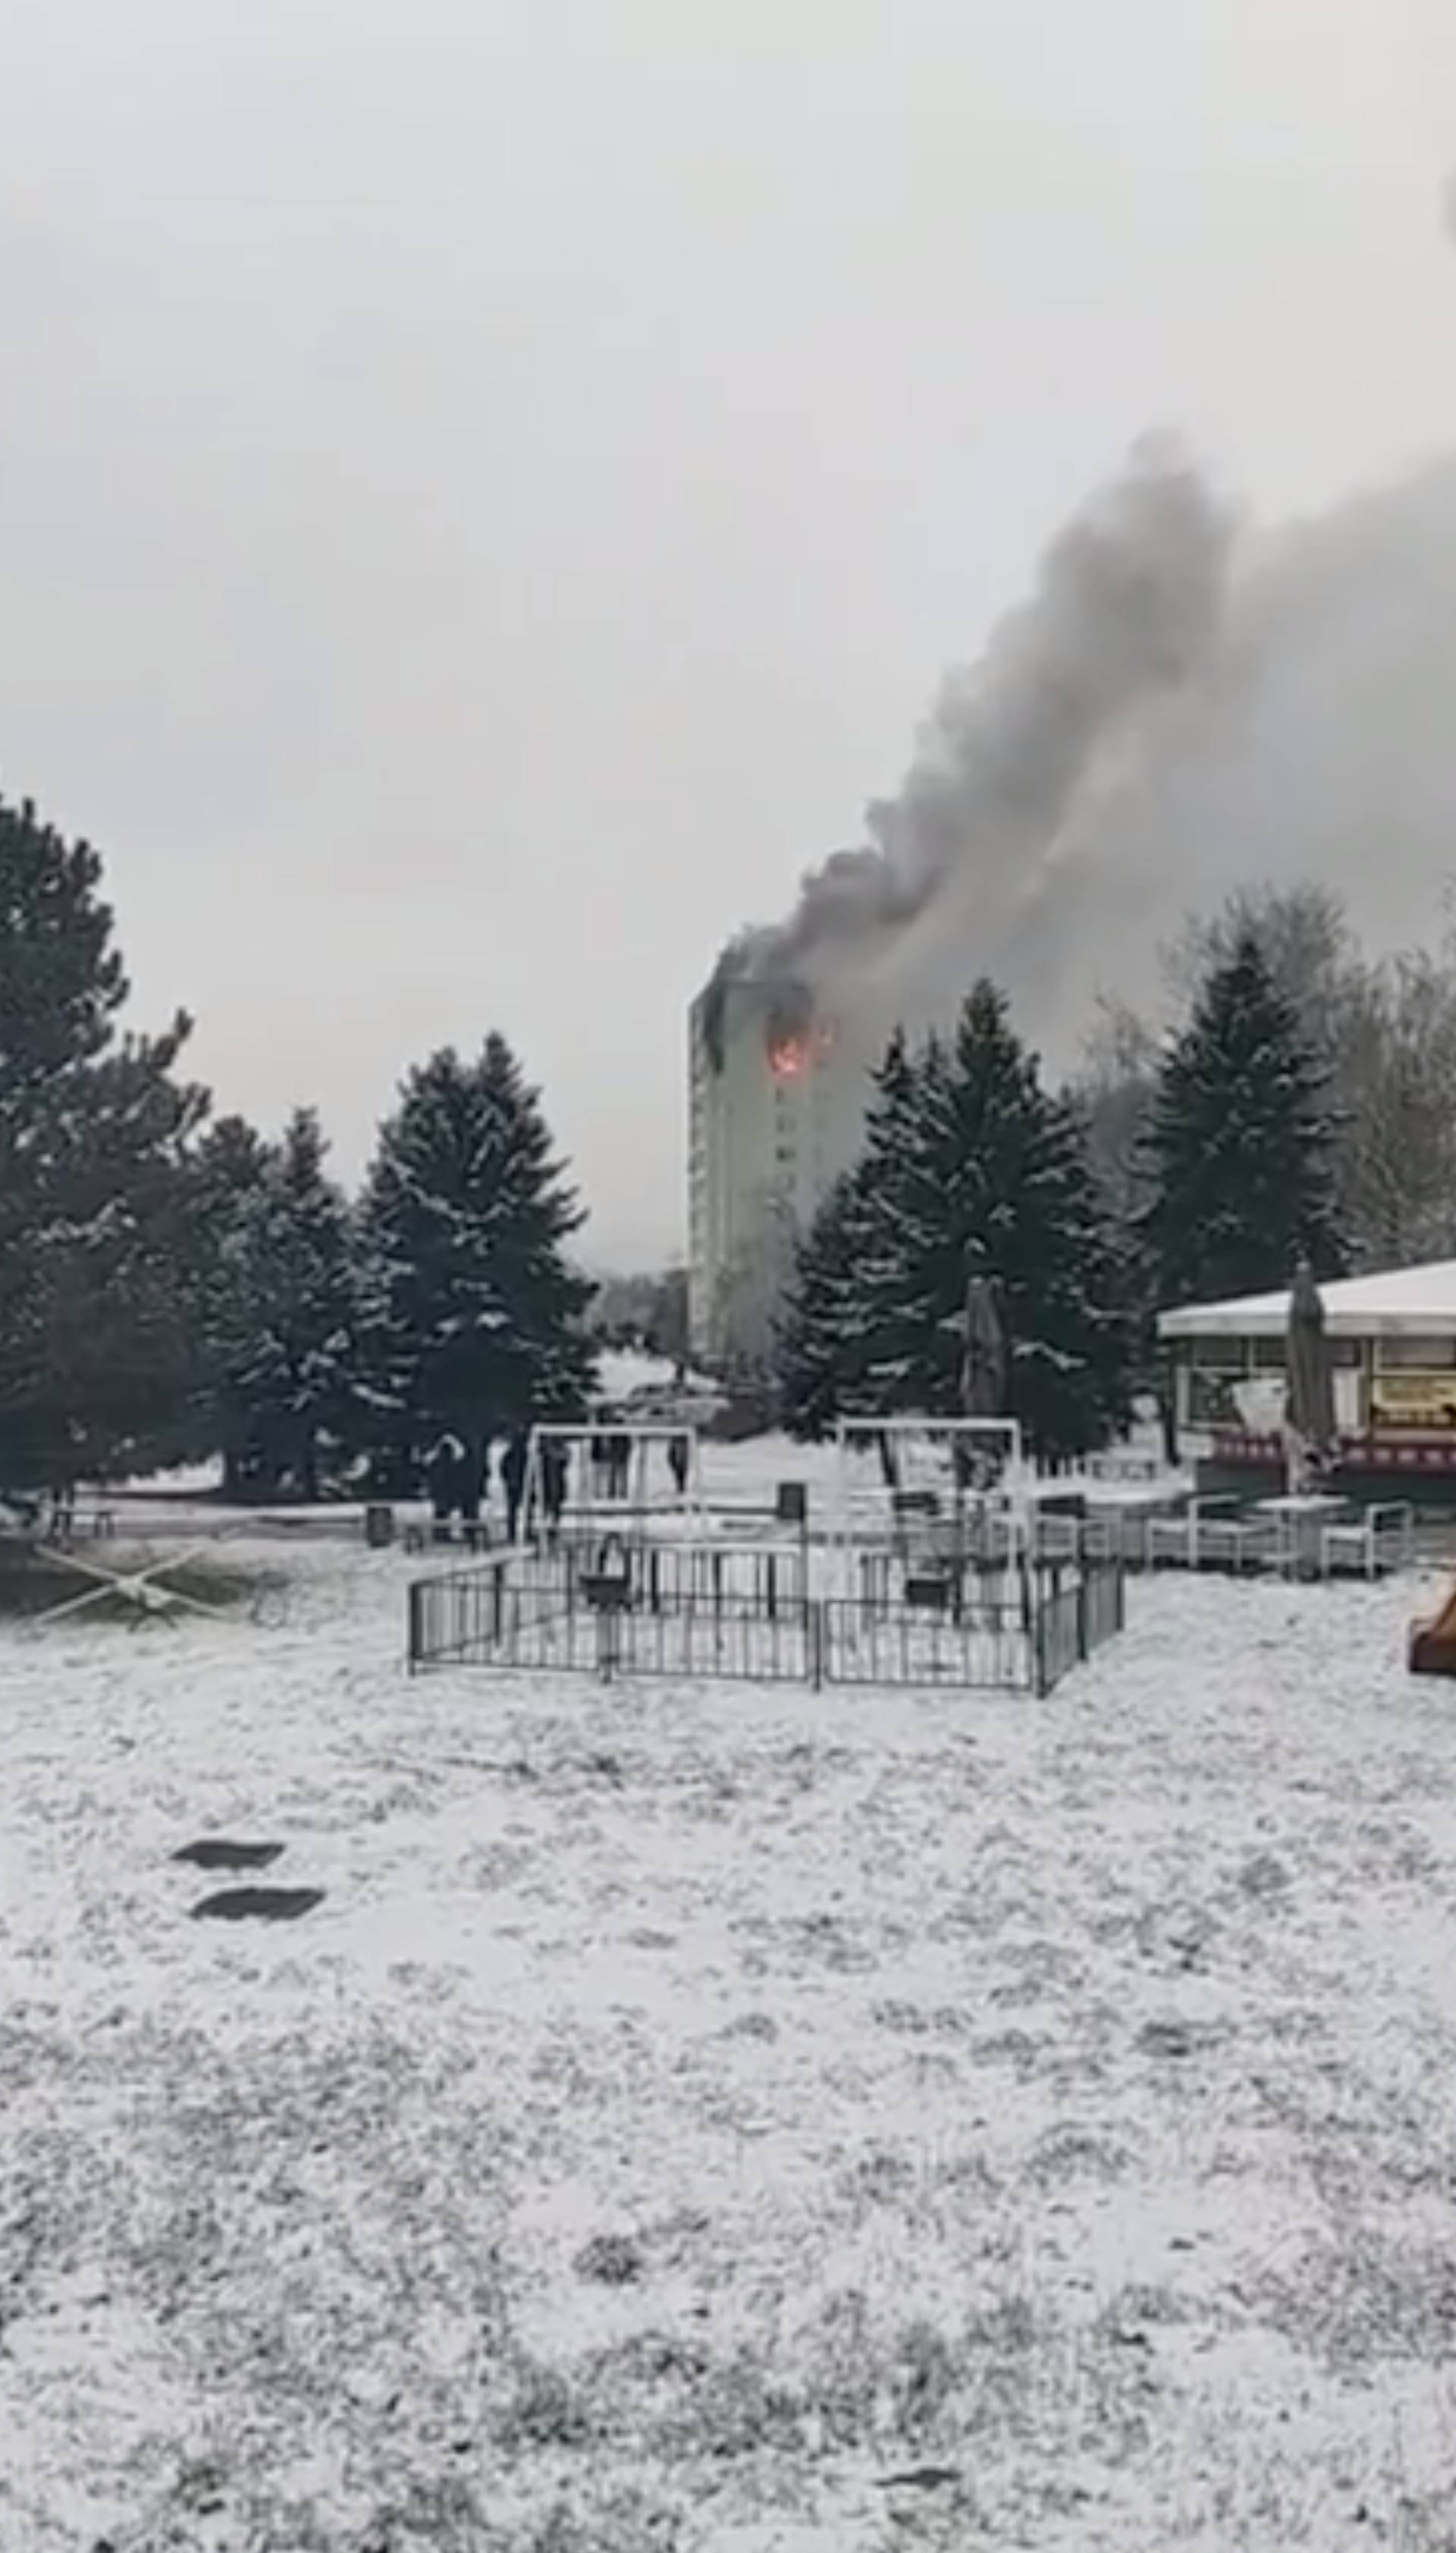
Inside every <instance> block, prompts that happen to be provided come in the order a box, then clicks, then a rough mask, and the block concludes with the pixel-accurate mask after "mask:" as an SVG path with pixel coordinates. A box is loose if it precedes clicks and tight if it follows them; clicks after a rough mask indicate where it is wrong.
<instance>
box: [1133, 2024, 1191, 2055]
mask: <svg viewBox="0 0 1456 2553" xmlns="http://www.w3.org/2000/svg"><path fill="white" fill-rule="evenodd" d="M1196 2045H1197V2041H1196V2039H1195V2037H1194V2034H1193V2032H1192V2031H1191V2030H1190V2029H1189V2028H1188V2025H1187V2023H1186V2022H1185V2021H1150V2022H1149V2023H1148V2024H1147V2026H1146V2028H1144V2029H1142V2030H1140V2031H1139V2033H1138V2046H1139V2047H1140V2048H1141V2049H1142V2050H1143V2051H1144V2053H1145V2054H1146V2055H1149V2056H1191V2055H1192V2053H1193V2050H1194V2048H1195V2047H1196Z"/></svg>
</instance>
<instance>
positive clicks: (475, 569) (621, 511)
mask: <svg viewBox="0 0 1456 2553" xmlns="http://www.w3.org/2000/svg"><path fill="white" fill-rule="evenodd" d="M0 29H3V33H4V39H5V47H4V51H5V80H4V88H5V123H6V147H5V154H4V164H3V172H0V311H3V316H4V371H3V386H0V785H3V786H4V788H5V789H6V791H7V793H9V794H11V795H20V794H27V793H28V794H32V795H34V796H36V797H38V798H40V799H41V800H42V801H43V803H44V805H45V807H46V809H47V811H48V813H50V814H52V815H53V816H54V817H55V818H56V821H57V822H59V823H61V824H62V825H63V826H64V827H65V828H66V829H67V830H68V831H75V832H85V833H89V834H90V835H91V837H92V838H93V839H94V840H96V841H97V842H98V844H99V845H100V846H101V848H102V849H103V851H104V852H105V854H106V857H107V861H108V871H109V878H110V884H111V890H112V893H113V896H114V899H115V901H116V903H117V906H118V910H119V917H120V923H121V937H122V942H123V945H124V947H125V949H126V951H127V953H128V956H129V958H130V961H131V966H132V972H133V977H134V981H135V984H136V987H137V997H138V1001H137V1008H138V1015H139V1017H144V1016H150V1017H151V1018H152V1019H154V1020H157V1021H159V1022H160V1019H161V1016H162V1014H163V1013H164V1012H166V1011H169V1009H170V1008H171V1007H172V1006H173V1005H174V1004H175V1003H176V1002H178V1001H181V1002H185V1003H186V1004H187V1005H188V1006H189V1007H190V1008H192V1009H193V1010H194V1011H195V1013H196V1015H197V1018H198V1023H199V1027H198V1036H197V1042H196V1050H195V1053H196V1060H197V1064H198V1067H199V1069H200V1070H202V1071H203V1072H204V1073H205V1074H206V1075H207V1077H209V1078H210V1079H211V1081H212V1082H213V1084H214V1087H215V1090H216V1093H217V1097H218V1101H219V1104H220V1105H224V1106H228V1107H241V1108H243V1109H245V1110H247V1111H248V1112H249V1113H250V1114H252V1115H254V1116H255V1117H257V1118H258V1119H260V1120H261V1121H262V1122H264V1123H274V1122H277V1120H278V1119H279V1118H280V1116H281V1114H282V1113H283V1112H284V1110H285V1109H286V1108H287V1107H288V1106H289V1104H290V1103H291V1102H293V1101H294V1100H295V1099H300V1098H307V1099H312V1100H315V1101H317V1102H318V1104H319V1105H320V1107H321V1108H322V1110H323V1113H324V1116H325V1120H326V1123H327V1125H328V1127H329V1129H330V1131H331V1133H332V1134H333V1136H334V1138H335V1141H336V1145H337V1156H336V1159H337V1163H338V1165H339V1167H340V1168H341V1169H342V1170H344V1171H345V1172H346V1173H348V1174H349V1175H351V1176H352V1175H353V1174H354V1172H355V1171H356V1169H357V1167H358V1165H359V1164H360V1162H361V1161H362V1159H363V1157H364V1155H365V1154H366V1152H367V1149H368V1146H369V1143H370V1141H371V1138H372V1134H373V1129H374V1126H375V1124H376V1122H377V1120H378V1118H379V1116H380V1114H381V1113H382V1112H383V1110H384V1109H385V1108H386V1107H387V1106H388V1104H389V1101H390V1098H391V1095H392V1089H393V1086H394V1083H395V1081H396V1079H397V1077H398V1074H399V1072H400V1070H401V1069H402V1067H403V1066H404V1065H405V1064H406V1063H407V1062H408V1061H409V1060H410V1059H412V1058H414V1057H417V1056H419V1055H422V1054H423V1053H424V1052H426V1051H427V1050H428V1049H429V1048H430V1047H432V1046H435V1045H438V1044H441V1043H443V1042H445V1041H446V1040H453V1041H455V1042H457V1043H460V1044H463V1045H473V1044H475V1043H476V1042H477V1041H478V1040H479V1038H480V1036H481V1035H482V1034H483V1032H484V1031H485V1030H486V1029H487V1028H488V1027H491V1026H499V1027H501V1028H503V1029H504V1030H505V1032H506V1033H507V1035H508V1036H509V1037H510V1038H511V1039H512V1040H513V1041H514V1042H515V1043H516V1045H517V1047H518V1048H519V1050H520V1051H521V1053H522V1055H523V1056H524V1058H525V1060H526V1062H527V1065H528V1067H529V1069H530V1071H531V1073H532V1074H533V1076H534V1077H536V1078H537V1079H539V1080H540V1081H541V1082H543V1084H544V1086H545V1092H546V1099H547V1104H548V1107H549V1110H550V1113H551V1116H552V1119H553V1122H554V1123H555V1125H556V1128H557V1130H558V1133H559V1135H560V1137H561V1140H562V1141H563V1143H564V1144H565V1145H566V1146H567V1148H568V1149H569V1150H570V1152H571V1154H572V1156H573V1158H574V1161H575V1164H576V1166H577V1170H578V1173H579V1176H580V1179H581V1182H582V1185H583V1187H584V1190H585V1192H586V1194H587V1197H588V1199H589V1201H590V1203H591V1205H592V1208H593V1222H592V1226H591V1231H590V1235H589V1247H590V1248H591V1250H592V1252H593V1254H594V1255H595V1256H597V1257H599V1258H600V1259H602V1260H604V1261H606V1262H615V1263H622V1262H630V1261H633V1260H637V1259H643V1260H645V1259H650V1258H652V1257H655V1256H657V1255H660V1254H662V1253H664V1252H666V1251H667V1250H669V1249H670V1248H673V1247H676V1246H678V1245H679V1243H680V1237H681V1232H682V1225H683V1220H684V1217H683V1202H682V1195H681V1181H682V1150H683V1145H682V1135H683V1117H684V1089H683V1050H684V1010H685V1005H686V1003H687V1001H688V999H689V998H690V996H691V995H692V993H693V992H694V991H695V989H696V988H697V986H698V984H699V983H700V982H701V980H702V978H703V977H704V976H705V975H706V973H707V971H708V969H709V967H710V965H711V963H712V961H713V958H714V955H715V953H716V950H717V948H718V946H719V944H720V942H721V941H722V940H723V939H724V937H725V936H726V935H727V934H728V932H729V931H731V930H732V929H733V928H734V927H736V926H737V925H738V924H740V923H742V922H744V921H746V920H749V919H755V918H756V919H772V918H774V917H775V916H776V915H777V914H778V913H779V912H780V911H781V909H782V908H783V907H784V906H785V905H786V904H787V902H788V901H789V899H790V897H791V895H792V892H793V888H794V884H795V880H796V878H797V875H798V873H799V871H800V869H801V868H802V867H803V866H804V865H805V864H806V863H807V862H809V861H810V860H817V859H818V858H820V857H822V856H823V854H824V853H825V852H826V851H828V850H830V849H832V848H834V847H835V846H836V845H837V844H838V843H840V842H843V841H846V840H852V839H854V838H856V836H857V833H858V825H859V814H860V809H861V806H862V803H863V801H864V799H865V798H866V796H868V795H869V794H871V793H872V792H875V791H878V790H882V789H884V788H886V787H889V786H893V785H894V783H895V782H896V781H897V780H898V778H899V777H900V774H901V771H902V769H903V767H904V764H905V760H906V757H907V751H908V746H909V741H910V735H911V730H912V728H913V725H914V723H915V722H916V720H917V718H918V717H919V716H920V714H921V712H922V711H923V709H924V707H925V705H926V703H927V700H928V698H929V696H930V694H931V692H932V690H933V688H934V685H935V682H936V680H937V677H938V676H939V673H940V671H941V669H942V667H943V666H944V665H945V663H946V662H947V661H948V660H950V659H952V658H953V657H957V656H959V657H964V656H967V655H970V654H973V652H974V650H975V648H976V646H977V643H978V642H979V640H980V638H981V637H982V636H983V634H984V631H985V629H986V626H987V623H988V622H989V621H990V619H991V618H992V617H993V616H994V615H995V614H996V612H997V611H999V610H1001V609H1002V608H1004V606H1005V605H1006V604H1007V603H1008V602H1010V601H1012V600H1014V598H1015V596H1016V595H1017V593H1018V591H1019V590H1020V589H1021V587H1022V586H1023V584H1024V583H1025V581H1026V579H1027V577H1028V575H1029V572H1030V569H1031V566H1032V563H1033V561H1034V558H1035V555H1036V553H1037V551H1038V550H1039V548H1040V547H1041V545H1042V543H1043V542H1044V540H1045V539H1046V537H1047V535H1048V533H1049V532H1050V531H1051V530H1052V529H1053V527H1054V526H1055V524H1056V522H1057V520H1058V519H1059V517H1060V516H1061V515H1062V514H1063V513H1064V511H1065V509H1066V508H1067V507H1068V506H1069V505H1070V504H1071V503H1072V502H1073V501H1074V500H1076V499H1077V497H1078V496H1079V495H1080V494H1081V492H1082V491H1083V489H1084V488H1085V487H1086V486H1087V485H1088V484H1090V483H1091V482H1093V481H1095V480H1097V479H1099V478H1100V477H1102V476H1103V475H1104V474H1106V473H1107V472H1108V471H1110V470H1111V469H1113V468H1114V467H1115V466H1116V465H1117V463H1118V461H1119V460H1120V458H1121V455H1122V453H1123V451H1124V449H1125V448H1126V446H1127V445H1128V444H1129V443H1130V441H1131V440H1132V439H1133V438H1134V437H1135V436H1136V435H1138V434H1139V433H1140V432H1141V431H1142V430H1143V429H1144V428H1146V427H1148V426H1150V425H1155V424H1157V425H1174V426H1179V427H1181V428H1183V429H1184V430H1185V431H1186V433H1187V434H1188V435H1189V437H1190V438H1191V439H1192V441H1193V443H1194V444H1195V446H1196V447H1197V448H1198V449H1199V450H1200V452H1201V453H1202V454H1203V455H1205V456H1206V458H1207V460H1208V462H1209V463H1210V465H1211V466H1212V468H1213V469H1214V471H1215V472H1216V474H1217V475H1218V477H1219V479H1220V480H1221V482H1222V483H1223V484H1224V485H1226V486H1227V487H1228V488H1229V489H1230V490H1231V491H1233V492H1235V493H1236V494H1237V495H1239V496H1240V497H1241V498H1243V499H1247V500H1249V502H1250V503H1251V504H1252V505H1253V506H1254V507H1255V508H1256V509H1257V511H1258V512H1259V514H1260V515H1262V516H1278V515H1280V514H1282V513H1284V512H1286V511H1288V510H1290V509H1299V510H1303V509H1308V508H1313V507H1317V506H1318V505H1320V504H1322V503H1324V502H1327V501H1328V500H1330V499H1331V498H1332V497H1333V496H1335V495H1336V494H1338V493H1340V492H1341V491H1343V490H1344V489H1346V488H1347V487H1348V486H1350V485H1351V484H1354V483H1357V482H1360V481H1365V480H1370V479H1375V478H1379V477H1380V476H1382V475H1384V474H1385V473H1387V472H1388V471H1390V470H1392V469H1393V468H1396V467H1398V466H1399V465H1400V464H1401V463H1402V462H1404V461H1407V460H1409V459H1411V458H1413V457H1415V456H1418V455H1421V454H1424V453H1428V452H1431V451H1434V450H1439V449H1441V448H1443V447H1445V446H1446V445H1447V444H1449V443H1456V260H1453V256H1452V251H1451V247H1450V244H1449V242H1447V241H1443V239H1442V235H1441V229H1440V222H1439V204H1440V197H1441V190H1442V186H1443V183H1444V180H1445V177H1446V174H1447V171H1448V170H1449V168H1450V166H1451V165H1452V163H1453V162H1456V10H1453V9H1452V8H1451V7H1450V5H1449V0H730V5H729V0H508V5H501V0H410V5H408V6H407V7H406V6H404V5H402V4H401V0H0Z"/></svg>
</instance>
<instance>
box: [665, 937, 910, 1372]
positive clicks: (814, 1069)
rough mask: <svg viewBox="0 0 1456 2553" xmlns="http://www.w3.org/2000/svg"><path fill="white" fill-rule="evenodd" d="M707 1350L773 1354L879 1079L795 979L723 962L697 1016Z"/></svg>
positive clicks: (691, 1209)
mask: <svg viewBox="0 0 1456 2553" xmlns="http://www.w3.org/2000/svg"><path fill="white" fill-rule="evenodd" d="M688 1052H689V1143H688V1164H689V1166H688V1179H689V1195H688V1228H689V1247H690V1255H689V1319H690V1326H691V1333H692V1343H693V1350H694V1353H695V1355H697V1356H700V1357H706V1358H709V1359H711V1360H713V1361H714V1362H718V1361H721V1360H725V1359H728V1360H745V1361H748V1362H752V1363H756V1362H758V1361H760V1360H762V1359H763V1358H764V1357H766V1355H767V1354H768V1352H769V1347H770V1342H771V1334H772V1322H773V1316H774V1312H775V1309H776V1308H777V1305H778V1302H779V1299H780V1297H781V1295H782V1292H783V1288H784V1285H785V1283H786V1281H787V1279H788V1276H789V1275H790V1272H791V1269H792V1265H793V1255H794V1248H795V1244H796V1242H797V1240H798V1238H799V1236H800V1234H801V1233H802V1232H803V1231H804V1230H805V1229H806V1227H807V1226H808V1224H809V1223H810V1222H811V1220H812V1219H813V1216H814V1213H815V1210H816V1208H817V1207H818V1205H819V1204H820V1202H821V1200H822V1198H823V1197H824V1196H825V1194H826V1192H827V1190H828V1189H829V1188H830V1187H831V1186H832V1185H833V1183H834V1181H835V1180H836V1179H837V1178H838V1177H839V1175H840V1172H841V1171H842V1170H844V1169H847V1168H848V1167H849V1165H850V1164H851V1163H852V1162H853V1160H854V1158H855V1156H856V1154H857V1152H858V1150H859V1143H860V1137H861V1134H862V1130H863V1123H864V1105H865V1100H866V1098H867V1096H868V1085H867V1081H866V1077H865V1074H864V1071H863V1069H862V1067H861V1066H860V1065H859V1064H857V1063H856V1062H854V1061H852V1060H851V1058H850V1056H849V1055H848V1053H847V1052H846V1051H845V1050H843V1049H841V1047H840V1043H839V1041H838V1040H837V1037H836V1033H835V1024H834V1022H833V1020H831V1019H829V1018H827V1017H825V1016H824V1015H822V1014H821V1013H819V1012H817V1011H816V1008H815V1005H814V1001H813V997H812V996H811V994H810V993H809V991H808V989H807V987H806V986H805V985H803V984H802V983H799V982H797V981H795V980H794V979H793V978H790V977H784V978H779V979H777V980H775V979H773V978H765V977H760V976H741V977H739V976H734V975H732V974H726V973H724V971H723V970H722V969H721V970H720V971H719V973H718V974H717V975H715V977H714V978H713V980H712V982H711V983H710V984H709V985H708V986H707V987H706V989H705V990H704V991H703V992H702V993H700V994H699V996H698V999H697V1000H696V1001H695V1002H694V1004H693V1006H692V1009H691V1010H690V1012H689V1014H688Z"/></svg>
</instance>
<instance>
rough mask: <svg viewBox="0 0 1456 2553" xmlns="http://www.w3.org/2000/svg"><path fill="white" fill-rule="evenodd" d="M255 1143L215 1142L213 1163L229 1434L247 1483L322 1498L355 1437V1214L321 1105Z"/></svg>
mask: <svg viewBox="0 0 1456 2553" xmlns="http://www.w3.org/2000/svg"><path fill="white" fill-rule="evenodd" d="M256 1141H257V1139H256V1138H255V1139H254V1145H256ZM254 1145H247V1144H243V1143H241V1142H239V1141H236V1140H233V1141H230V1142H229V1143H228V1144H227V1145H226V1146H217V1147H214V1148H213V1159H212V1161H211V1163H210V1165H209V1166H210V1168H211V1170H212V1173H213V1177H214V1180H215V1181H217V1182H218V1183H219V1185H221V1184H222V1183H223V1182H226V1181H231V1182H232V1189H231V1209H230V1211H228V1212H227V1216H226V1221H225V1223H224V1225H223V1227H222V1229H221V1231H220V1233H219V1236H218V1237H219V1245H220V1246H219V1250H218V1256H217V1262H216V1274H217V1278H218V1289H219V1290H218V1299H217V1304H216V1319H215V1325H214V1332H213V1346H214V1353H215V1354H216V1356H217V1359H218V1365H219V1381H220V1399H221V1404H222V1410H223V1415H224V1441H225V1444H226V1445H227V1446H228V1447H229V1449H230V1452H231V1466H230V1468H231V1472H232V1477H233V1483H234V1486H235V1487H236V1488H237V1489H238V1490H239V1491H240V1492H245V1493H246V1492H252V1493H254V1494H259V1493H262V1494H266V1495H267V1494H272V1493H274V1492H277V1491H279V1490H288V1491H291V1492H292V1493H293V1494H294V1495H296V1496H297V1497H299V1498H316V1497H317V1496H318V1492H319V1488H320V1481H321V1472H322V1469H323V1467H324V1465H325V1464H326V1463H327V1462H328V1460H329V1458H330V1457H331V1456H333V1457H335V1458H336V1457H337V1454H338V1451H339V1448H340V1447H341V1446H342V1445H343V1443H344V1442H345V1441H346V1440H347V1439H348V1438H349V1437H350V1435H351V1434H352V1428H351V1424H350V1422H351V1418H352V1414H353V1407H354V1380H355V1373H356V1367H357V1362H358V1352H357V1345H356V1333H357V1305H356V1289H355V1263H354V1235H353V1225H352V1218H351V1215H350V1211H349V1207H348V1204H347V1202H346V1200H345V1198H344V1195H343V1192H342V1190H341V1189H339V1188H337V1187H336V1186H335V1185H334V1182H333V1181H332V1180H331V1179H330V1178H329V1177H328V1176H327V1174H326V1172H325V1169H324V1160H325V1154H326V1150H327V1148H326V1145H325V1143H324V1139H323V1136H322V1134H321V1132H320V1129H319V1123H318V1118H317V1116H316V1114H315V1112H314V1111H313V1110H312V1109H311V1108H299V1109H296V1110H295V1111H294V1113H293V1115H292V1117H291V1118H290V1119H289V1121H288V1124H287V1126H286V1127H285V1128H284V1130H283V1135H282V1140H281V1142H280V1144H279V1145H277V1147H274V1148H267V1147H259V1148H258V1149H256V1150H255V1149H254ZM219 1202H220V1204H221V1203H222V1202H223V1201H222V1200H221V1199H220V1200H219Z"/></svg>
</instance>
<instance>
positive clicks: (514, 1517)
mask: <svg viewBox="0 0 1456 2553" xmlns="http://www.w3.org/2000/svg"><path fill="white" fill-rule="evenodd" d="M529 1454H530V1439H529V1437H528V1436H527V1434H526V1432H525V1429H524V1428H523V1427H521V1428H517V1429H516V1432H515V1434H514V1435H513V1436H512V1437H511V1438H510V1440H509V1442H508V1444H507V1445H506V1448H505V1451H504V1454H503V1455H502V1457H501V1486H502V1488H503V1489H504V1492H505V1538H506V1540H507V1542H514V1540H515V1538H516V1532H517V1529H518V1527H519V1524H520V1510H521V1503H522V1500H523V1499H524V1498H525V1476H526V1465H527V1461H528V1458H529Z"/></svg>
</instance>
